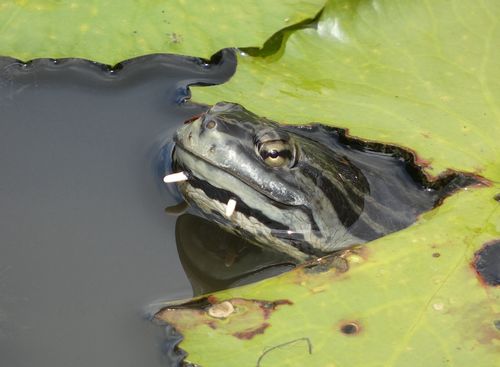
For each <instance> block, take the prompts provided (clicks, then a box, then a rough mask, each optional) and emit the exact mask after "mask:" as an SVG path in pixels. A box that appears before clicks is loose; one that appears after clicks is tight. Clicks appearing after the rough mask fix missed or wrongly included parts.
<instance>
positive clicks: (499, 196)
mask: <svg viewBox="0 0 500 367" xmlns="http://www.w3.org/2000/svg"><path fill="white" fill-rule="evenodd" d="M493 199H495V200H496V201H498V202H500V194H496V195H495V196H493Z"/></svg>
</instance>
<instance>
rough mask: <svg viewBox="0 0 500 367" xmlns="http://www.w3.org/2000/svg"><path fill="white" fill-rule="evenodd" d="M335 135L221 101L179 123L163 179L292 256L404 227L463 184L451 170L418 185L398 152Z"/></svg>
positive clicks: (204, 211)
mask: <svg viewBox="0 0 500 367" xmlns="http://www.w3.org/2000/svg"><path fill="white" fill-rule="evenodd" d="M342 139H344V140H345V136H343V134H342V133H341V132H339V131H338V130H335V129H332V128H327V127H324V126H321V125H308V126H286V125H280V124H278V123H276V122H273V121H270V120H268V119H266V118H263V117H259V116H256V115H255V114H253V113H251V112H250V111H247V110H246V109H245V108H243V107H242V106H240V105H238V104H234V103H226V102H221V103H217V104H216V105H214V106H213V107H212V108H210V109H209V110H208V111H207V112H206V113H204V114H203V115H201V116H199V117H197V118H195V119H192V120H190V121H187V122H186V123H185V124H184V126H182V127H181V128H180V129H179V130H178V131H177V134H176V136H175V138H174V142H175V148H174V151H173V157H172V158H173V167H172V169H173V172H174V174H173V175H167V176H166V177H165V181H166V182H169V181H178V182H177V185H178V187H179V189H180V191H181V193H182V195H183V196H184V198H185V200H186V201H187V202H188V203H189V204H190V205H191V206H193V207H195V208H196V209H198V211H199V212H200V214H201V215H202V216H203V217H205V218H207V219H209V220H212V221H214V222H216V223H217V224H219V225H220V226H221V227H223V228H224V229H226V230H229V231H231V232H233V233H235V234H237V235H239V236H242V237H244V238H246V239H247V240H249V241H250V242H252V243H254V244H257V245H259V246H263V247H265V246H268V247H271V248H272V249H274V250H276V251H279V252H282V253H286V254H287V255H289V256H291V257H292V258H294V259H296V260H298V261H303V260H307V259H309V258H314V257H319V256H323V255H325V254H328V253H331V252H334V251H337V250H340V249H344V248H346V247H349V246H353V245H357V244H361V243H364V242H367V241H370V240H373V239H376V238H379V237H381V236H384V235H386V234H388V233H391V232H394V231H397V230H400V229H402V228H405V227H407V226H409V225H410V224H412V223H413V222H415V220H416V218H417V216H418V215H419V214H420V213H422V212H424V211H426V210H429V209H431V208H432V207H433V206H435V205H436V204H437V203H438V201H439V200H440V199H441V198H442V197H443V196H444V195H445V193H448V192H450V191H451V190H452V189H453V188H456V187H460V186H464V185H466V184H469V183H470V178H469V177H467V176H463V175H449V176H448V177H447V179H446V180H444V179H443V180H441V181H442V182H440V183H439V188H438V189H433V188H430V187H428V186H427V187H426V186H425V185H423V184H422V183H418V182H416V181H415V180H414V179H412V177H411V176H410V174H409V173H408V168H409V167H410V165H409V164H408V163H406V162H405V161H404V160H403V159H402V158H401V157H396V156H393V155H391V154H387V153H380V152H375V151H370V150H368V149H355V148H353V147H351V146H350V145H349V143H347V144H343V143H341V142H340V141H341V140H342ZM352 142H353V141H351V143H352ZM400 151H402V150H400ZM445 181H446V182H445Z"/></svg>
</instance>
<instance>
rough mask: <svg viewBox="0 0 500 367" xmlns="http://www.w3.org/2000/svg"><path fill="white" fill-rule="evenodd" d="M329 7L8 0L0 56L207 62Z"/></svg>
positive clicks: (197, 0) (312, 0) (315, 0)
mask: <svg viewBox="0 0 500 367" xmlns="http://www.w3.org/2000/svg"><path fill="white" fill-rule="evenodd" d="M324 3H325V1H324V0H301V1H299V2H297V1H294V0H282V1H273V2H267V3H266V4H265V6H264V4H262V2H261V1H244V2H242V1H238V0H229V1H224V2H214V1H210V0H171V1H159V0H148V1H134V0H123V1H114V2H113V1H95V0H93V1H92V0H91V1H81V0H73V1H67V0H64V1H56V0H50V1H47V0H19V1H5V2H2V3H1V4H0V55H5V56H11V57H16V58H18V59H22V60H30V59H33V58H39V57H51V58H64V57H81V58H86V59H90V60H93V61H99V62H102V63H105V64H111V65H113V64H115V63H117V62H119V61H122V60H124V59H128V58H132V57H135V56H139V55H144V54H150V53H158V52H168V53H177V54H186V55H196V56H199V57H205V58H209V57H210V56H211V55H212V54H213V53H215V52H217V51H218V50H220V49H222V48H224V47H228V46H232V45H239V46H247V47H251V46H253V47H255V46H260V45H261V44H262V43H263V42H264V41H265V40H266V39H267V38H269V37H270V36H271V35H272V34H273V33H275V32H276V31H277V30H279V29H281V28H283V27H287V26H291V25H293V24H295V23H298V22H301V21H303V20H305V19H308V18H314V16H315V15H316V14H317V13H318V12H319V10H320V9H321V7H322V6H323V5H324ZM264 8H265V9H264ZM263 14H265V15H267V16H262V15H263Z"/></svg>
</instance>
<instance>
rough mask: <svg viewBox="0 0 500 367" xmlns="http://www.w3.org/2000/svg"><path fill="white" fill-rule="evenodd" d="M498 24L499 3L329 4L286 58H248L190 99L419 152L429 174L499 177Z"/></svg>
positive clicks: (290, 45) (385, 0)
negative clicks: (221, 103) (330, 127)
mask: <svg viewBox="0 0 500 367" xmlns="http://www.w3.org/2000/svg"><path fill="white" fill-rule="evenodd" d="M499 22H500V3H499V2H497V1H495V0H491V1H483V2H481V3H480V4H478V3H477V2H476V1H472V0H465V1H452V2H450V1H444V0H439V1H432V2H427V3H426V2H414V1H398V2H397V4H396V3H395V2H394V1H389V0H382V1H379V0H377V1H369V0H363V1H349V0H342V1H331V2H330V3H329V4H328V7H327V8H326V10H325V12H324V13H323V16H322V18H321V20H320V22H319V23H318V25H317V28H316V29H304V30H300V31H297V32H294V33H293V34H292V35H291V36H290V37H289V38H288V41H287V42H286V46H284V47H285V49H284V50H282V53H281V56H280V57H279V58H278V59H276V57H269V58H259V57H248V56H247V57H245V56H241V57H240V58H239V67H238V72H237V73H236V75H235V76H234V77H233V79H232V80H231V81H230V82H229V83H227V84H224V85H220V86H217V87H213V88H201V89H200V88H198V89H195V91H194V94H193V95H194V98H195V99H196V100H199V101H203V102H207V103H215V102H217V101H221V100H227V101H232V102H237V103H240V104H242V105H244V106H245V107H246V108H248V109H249V110H251V111H252V112H254V113H257V114H259V115H263V116H267V117H269V118H271V119H272V120H276V121H282V122H285V123H300V124H304V123H308V122H312V121H314V122H321V123H325V124H330V125H336V126H339V127H344V128H348V129H349V130H350V134H351V135H354V136H358V137H362V138H364V139H370V140H376V141H384V142H389V143H392V144H396V145H400V146H405V147H409V148H412V149H413V150H415V151H416V152H417V153H418V155H419V157H420V159H421V162H422V163H426V164H427V165H428V167H427V172H428V173H429V174H430V175H438V174H439V173H441V172H443V171H444V170H446V169H456V170H461V171H467V172H475V173H479V174H482V175H485V176H489V177H496V178H499V177H500V165H499V164H498V157H500V144H498V138H499V136H500V104H499V101H500V83H499V82H498V81H499V80H500V68H499V67H498V65H500V48H499V47H497V46H496V45H498V44H500V27H499Z"/></svg>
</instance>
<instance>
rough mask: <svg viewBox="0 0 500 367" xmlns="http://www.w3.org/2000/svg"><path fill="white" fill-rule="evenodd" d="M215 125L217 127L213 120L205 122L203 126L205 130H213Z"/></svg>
mask: <svg viewBox="0 0 500 367" xmlns="http://www.w3.org/2000/svg"><path fill="white" fill-rule="evenodd" d="M215 125H217V124H216V123H215V121H214V120H210V121H208V122H207V124H206V125H205V126H206V127H207V129H213V128H214V127H215Z"/></svg>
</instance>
